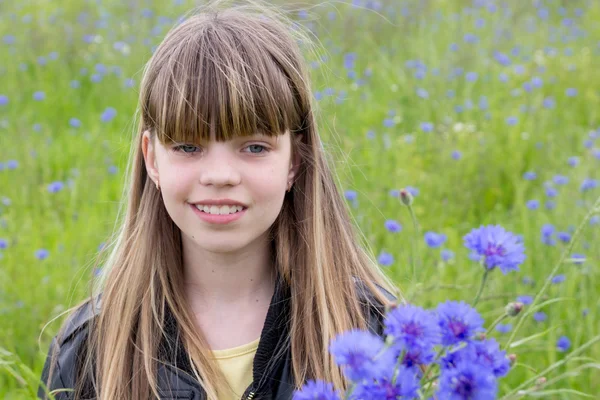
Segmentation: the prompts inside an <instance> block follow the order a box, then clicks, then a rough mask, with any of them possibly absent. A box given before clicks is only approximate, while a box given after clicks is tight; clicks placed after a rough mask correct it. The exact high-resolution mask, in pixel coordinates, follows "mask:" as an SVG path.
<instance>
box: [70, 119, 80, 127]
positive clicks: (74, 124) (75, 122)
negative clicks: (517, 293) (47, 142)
mask: <svg viewBox="0 0 600 400" xmlns="http://www.w3.org/2000/svg"><path fill="white" fill-rule="evenodd" d="M69 125H71V126H72V127H73V128H79V127H81V121H80V120H78V119H77V118H71V119H70V120H69Z"/></svg>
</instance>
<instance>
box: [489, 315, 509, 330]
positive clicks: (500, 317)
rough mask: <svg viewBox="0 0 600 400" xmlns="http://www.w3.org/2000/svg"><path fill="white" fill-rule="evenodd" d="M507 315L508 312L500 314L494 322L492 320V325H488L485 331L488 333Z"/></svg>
mask: <svg viewBox="0 0 600 400" xmlns="http://www.w3.org/2000/svg"><path fill="white" fill-rule="evenodd" d="M507 317H508V314H502V315H501V316H499V317H498V318H496V320H495V321H494V322H492V325H490V327H489V328H487V331H486V332H485V333H486V334H489V333H490V332H491V331H492V329H494V328H495V327H496V325H498V324H499V323H500V322H501V321H502V320H503V319H505V318H507Z"/></svg>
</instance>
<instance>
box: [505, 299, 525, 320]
mask: <svg viewBox="0 0 600 400" xmlns="http://www.w3.org/2000/svg"><path fill="white" fill-rule="evenodd" d="M523 307H524V304H523V303H521V302H518V301H517V302H513V303H508V305H507V306H506V308H505V311H506V313H507V314H508V315H510V316H511V317H516V316H517V315H519V313H520V312H521V310H523Z"/></svg>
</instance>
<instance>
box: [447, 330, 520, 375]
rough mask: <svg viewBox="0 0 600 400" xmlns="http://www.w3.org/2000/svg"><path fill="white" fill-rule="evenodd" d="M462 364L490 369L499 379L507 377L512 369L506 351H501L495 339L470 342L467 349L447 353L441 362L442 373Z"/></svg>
mask: <svg viewBox="0 0 600 400" xmlns="http://www.w3.org/2000/svg"><path fill="white" fill-rule="evenodd" d="M461 363H475V364H478V365H479V366H480V367H483V368H485V369H489V370H490V371H491V372H492V373H493V374H494V375H495V376H496V377H498V378H500V377H502V376H505V375H506V374H507V373H508V370H509V369H510V361H509V359H508V357H506V351H504V350H500V346H499V345H498V342H497V341H496V339H494V338H490V339H485V340H474V341H472V342H469V343H467V345H466V346H465V347H462V348H459V349H457V350H453V351H451V352H449V353H447V354H446V356H444V357H442V359H441V362H440V364H441V368H442V372H445V371H446V370H448V369H452V368H456V367H457V366H459V365H460V364H461Z"/></svg>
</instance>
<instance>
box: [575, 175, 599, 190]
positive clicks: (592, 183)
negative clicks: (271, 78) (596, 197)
mask: <svg viewBox="0 0 600 400" xmlns="http://www.w3.org/2000/svg"><path fill="white" fill-rule="evenodd" d="M597 187H598V181H597V180H596V179H591V178H585V179H584V180H583V182H581V186H580V187H579V190H580V191H582V192H585V191H588V190H591V189H595V188H597Z"/></svg>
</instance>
